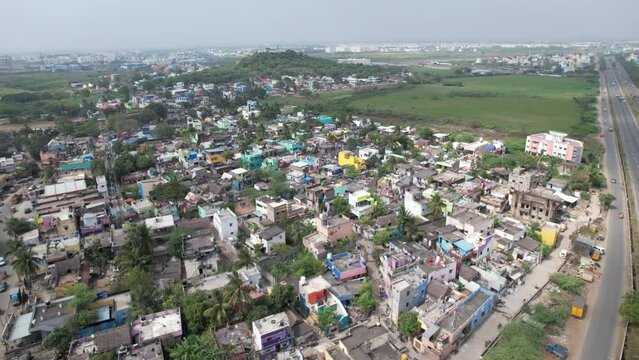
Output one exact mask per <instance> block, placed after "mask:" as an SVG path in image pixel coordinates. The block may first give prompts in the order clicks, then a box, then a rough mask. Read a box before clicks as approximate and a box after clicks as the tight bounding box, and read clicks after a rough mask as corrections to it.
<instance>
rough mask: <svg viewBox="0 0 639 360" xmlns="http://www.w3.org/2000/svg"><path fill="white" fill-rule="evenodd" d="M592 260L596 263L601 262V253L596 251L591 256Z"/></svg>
mask: <svg viewBox="0 0 639 360" xmlns="http://www.w3.org/2000/svg"><path fill="white" fill-rule="evenodd" d="M590 258H591V259H593V260H594V261H599V259H601V253H600V252H599V250H595V251H593V252H592V254H591V255H590Z"/></svg>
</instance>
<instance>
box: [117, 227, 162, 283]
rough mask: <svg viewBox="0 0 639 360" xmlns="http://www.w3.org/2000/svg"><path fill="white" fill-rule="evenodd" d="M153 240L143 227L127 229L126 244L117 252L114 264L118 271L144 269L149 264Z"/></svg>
mask: <svg viewBox="0 0 639 360" xmlns="http://www.w3.org/2000/svg"><path fill="white" fill-rule="evenodd" d="M152 252H153V240H152V239H151V236H150V235H149V230H148V229H147V228H146V226H144V225H133V226H129V227H128V228H127V234H126V243H124V245H123V246H122V249H121V250H120V251H119V252H118V255H117V256H116V258H115V262H116V264H117V265H118V268H119V269H120V271H124V272H126V271H128V270H130V269H133V268H144V267H146V266H147V265H148V264H149V263H150V262H151V255H152Z"/></svg>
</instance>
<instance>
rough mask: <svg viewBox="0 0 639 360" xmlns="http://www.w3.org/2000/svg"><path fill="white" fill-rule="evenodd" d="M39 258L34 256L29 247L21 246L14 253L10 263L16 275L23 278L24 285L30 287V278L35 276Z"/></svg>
mask: <svg viewBox="0 0 639 360" xmlns="http://www.w3.org/2000/svg"><path fill="white" fill-rule="evenodd" d="M39 262H40V259H39V258H37V257H36V255H35V254H34V253H33V250H32V249H31V248H30V247H26V246H25V247H22V248H20V250H19V251H18V252H17V253H16V254H15V258H14V259H13V262H12V263H11V265H12V266H13V270H15V272H16V274H18V277H22V278H23V279H24V284H25V286H26V287H27V288H28V289H30V288H31V280H32V278H33V276H35V275H36V274H37V272H38V268H39V266H38V263H39Z"/></svg>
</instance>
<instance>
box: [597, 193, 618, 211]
mask: <svg viewBox="0 0 639 360" xmlns="http://www.w3.org/2000/svg"><path fill="white" fill-rule="evenodd" d="M616 199H617V198H615V196H614V195H612V194H609V193H601V195H599V202H600V203H601V206H602V207H603V208H604V210H608V209H610V205H612V202H613V201H615V200H616Z"/></svg>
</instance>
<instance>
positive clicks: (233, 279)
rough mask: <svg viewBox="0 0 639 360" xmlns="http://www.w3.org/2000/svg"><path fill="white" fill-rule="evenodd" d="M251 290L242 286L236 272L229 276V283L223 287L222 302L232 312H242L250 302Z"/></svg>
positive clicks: (242, 282) (242, 283) (241, 281)
mask: <svg viewBox="0 0 639 360" xmlns="http://www.w3.org/2000/svg"><path fill="white" fill-rule="evenodd" d="M250 293H251V288H250V287H249V286H246V285H244V281H243V280H242V279H241V278H240V275H239V274H238V273H237V271H234V272H233V273H232V274H231V275H229V283H228V284H227V285H226V286H225V287H224V302H225V303H227V304H228V305H229V306H230V307H231V308H232V309H233V310H234V311H236V312H242V311H244V309H245V308H246V305H247V304H248V303H249V302H250V301H251V298H250Z"/></svg>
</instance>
